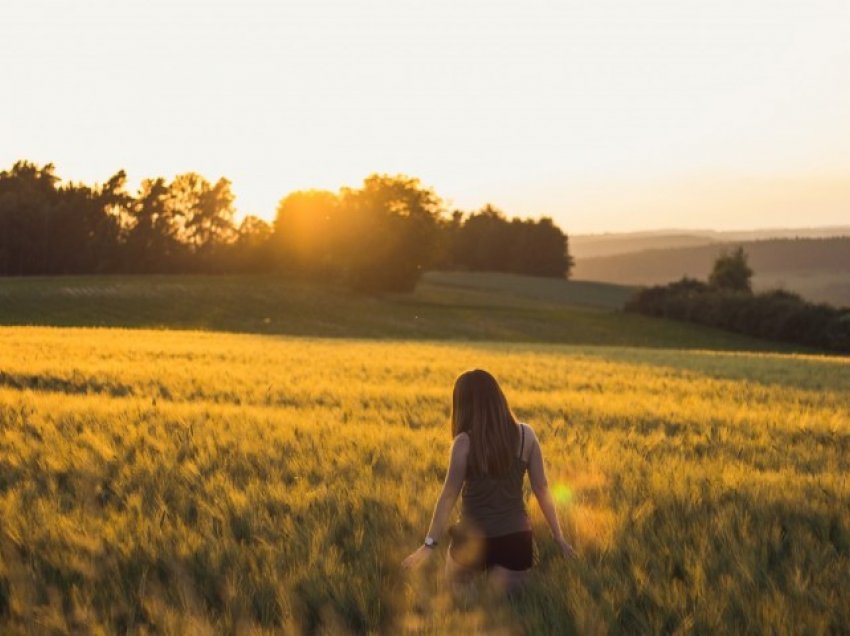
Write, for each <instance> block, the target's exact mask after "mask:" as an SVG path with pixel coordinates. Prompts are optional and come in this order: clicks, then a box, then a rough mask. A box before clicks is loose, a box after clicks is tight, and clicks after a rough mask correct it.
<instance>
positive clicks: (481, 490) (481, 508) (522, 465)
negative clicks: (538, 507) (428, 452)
mask: <svg viewBox="0 0 850 636" xmlns="http://www.w3.org/2000/svg"><path fill="white" fill-rule="evenodd" d="M519 428H520V449H519V457H515V458H514V464H513V466H511V470H510V472H508V474H507V475H505V476H503V477H492V476H489V475H483V476H472V475H469V473H468V472H467V476H466V478H465V479H464V482H463V488H462V489H461V493H460V494H461V506H460V509H461V514H460V519H461V525H462V526H464V527H465V528H467V529H468V531H470V532H475V533H477V534H483V535H484V536H487V537H499V536H502V535H505V534H512V533H514V532H522V531H524V530H531V523H530V521H529V519H528V512H527V511H526V509H525V499H524V498H523V493H522V482H523V477H524V475H525V471H526V470H527V468H528V462H526V461H523V459H522V450H523V447H524V446H525V427H524V426H523V425H522V424H520V425H519Z"/></svg>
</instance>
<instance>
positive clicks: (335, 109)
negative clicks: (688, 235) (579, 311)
mask: <svg viewBox="0 0 850 636" xmlns="http://www.w3.org/2000/svg"><path fill="white" fill-rule="evenodd" d="M0 60H3V82H2V94H1V95H0V169H8V168H9V167H11V165H12V164H13V163H14V162H15V161H16V160H19V159H28V160H30V161H35V162H37V163H40V164H43V163H48V162H52V163H53V164H55V166H56V170H57V173H58V174H59V175H60V176H62V177H64V178H67V179H72V180H75V181H86V182H89V183H91V182H103V181H105V180H106V179H108V178H109V176H111V175H112V174H114V173H115V172H116V171H117V170H119V169H124V170H126V171H127V173H128V176H129V180H130V184H131V187H132V188H135V187H137V184H138V182H139V181H140V180H141V179H142V178H144V177H153V176H164V177H169V178H170V177H173V176H174V175H176V174H179V173H182V172H188V171H196V172H200V173H201V174H203V175H205V176H206V177H207V178H208V179H210V180H211V181H212V180H215V179H217V178H218V177H220V176H225V177H227V178H229V179H230V180H231V181H232V183H233V190H234V192H235V194H236V197H237V199H236V205H237V207H238V209H239V211H240V215H244V214H249V213H250V214H256V215H258V216H261V217H264V218H267V219H270V218H272V217H273V215H274V210H275V207H276V205H277V202H278V201H279V200H280V198H281V197H282V196H283V195H285V194H286V193H288V192H291V191H293V190H298V189H306V188H327V189H331V190H336V189H338V188H339V187H340V186H343V185H349V186H357V185H358V184H359V183H361V182H362V180H363V178H364V177H365V176H367V175H368V174H371V173H373V172H381V173H390V174H395V173H404V174H408V175H412V176H416V177H419V178H420V179H421V180H422V183H423V184H424V185H426V186H429V187H432V188H434V189H435V190H436V192H437V193H438V194H439V195H440V196H442V197H443V199H444V200H445V202H446V205H447V206H448V207H449V208H461V209H464V210H472V209H477V208H479V207H481V206H483V205H484V204H485V203H492V204H493V205H495V206H496V207H498V208H500V209H502V210H503V211H505V212H506V213H507V214H508V215H511V216H514V215H516V216H531V217H538V216H541V215H546V216H551V217H553V218H554V219H555V220H556V222H558V224H559V225H560V226H561V227H562V228H564V229H565V230H566V231H567V232H568V233H588V232H617V231H631V230H650V229H658V228H671V227H675V228H710V229H748V228H762V227H814V226H824V225H838V224H845V225H847V224H850V117H848V116H847V113H850V81H848V78H850V2H848V1H847V0H704V1H703V0H701V1H694V0H640V1H638V0H592V1H591V0H558V1H556V2H548V1H541V0H516V1H513V0H512V1H510V2H509V1H506V0H486V1H479V0H448V1H446V0H428V1H422V0H415V1H411V0H369V1H366V0H307V1H303V2H302V1H299V2H289V1H286V0H278V1H261V0H239V1H224V0H204V1H203V2H200V1H197V0H168V1H162V0H146V1H144V2H138V1H128V0H85V1H83V0H78V1H76V2H72V1H70V0H52V1H45V0H3V2H2V5H0Z"/></svg>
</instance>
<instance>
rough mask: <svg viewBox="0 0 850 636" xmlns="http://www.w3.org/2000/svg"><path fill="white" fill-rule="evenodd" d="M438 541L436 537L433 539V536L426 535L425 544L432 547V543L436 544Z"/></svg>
mask: <svg viewBox="0 0 850 636" xmlns="http://www.w3.org/2000/svg"><path fill="white" fill-rule="evenodd" d="M436 543H437V542H436V541H434V539H432V538H431V537H425V545H427V546H429V547H430V546H432V545H435V544H436Z"/></svg>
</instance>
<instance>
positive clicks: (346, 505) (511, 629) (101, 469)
mask: <svg viewBox="0 0 850 636" xmlns="http://www.w3.org/2000/svg"><path fill="white" fill-rule="evenodd" d="M5 289H7V290H8V286H7V287H5ZM7 298H8V296H7ZM51 302H52V301H51ZM364 302H366V301H364ZM376 302H378V301H376ZM380 302H387V301H380ZM83 311H84V309H82V308H80V309H79V312H80V313H82V312H83ZM357 311H359V309H358V310H357ZM399 311H401V310H399ZM586 313H587V312H586ZM597 313H598V312H597ZM42 319H43V320H45V321H46V320H48V316H47V315H44V316H42ZM357 324H359V323H357ZM620 324H621V325H622V324H623V323H620ZM694 333H695V334H696V335H692V336H690V337H691V339H692V341H699V339H700V338H701V337H704V335H700V332H694ZM674 340H675V338H674ZM709 340H710V338H709ZM473 366H482V367H484V368H487V369H489V370H491V371H492V372H493V373H494V374H495V375H496V377H497V378H499V380H500V381H501V382H502V383H503V385H504V388H505V390H506V393H507V395H508V398H509V400H511V402H512V405H513V407H514V409H515V410H516V412H517V414H518V415H519V416H520V418H521V419H523V420H525V421H527V422H529V423H530V424H531V425H532V426H533V427H534V428H535V430H536V431H537V433H538V436H539V437H540V440H541V444H542V447H543V450H544V454H545V456H546V458H547V464H548V469H549V473H550V475H549V476H550V481H551V482H552V483H553V484H554V485H555V490H556V493H558V497H559V500H560V502H561V503H560V507H559V514H560V517H561V520H562V524H563V526H564V528H565V530H566V533H567V535H568V537H569V538H570V539H571V541H572V542H573V543H574V545H575V546H576V548H577V550H578V551H579V553H580V555H581V558H580V559H579V560H578V561H574V562H566V561H564V560H562V559H561V558H559V557H558V556H557V554H556V551H555V549H554V546H553V545H552V543H551V542H550V541H549V540H548V536H547V531H546V530H545V526H544V523H543V520H542V518H541V516H540V514H539V511H538V509H537V507H536V504H533V503H532V504H531V505H530V509H531V511H532V513H533V523H534V529H535V534H536V538H537V546H538V547H537V550H538V563H537V566H536V568H535V572H534V575H533V577H532V579H531V582H530V585H529V586H528V588H527V590H526V591H525V593H524V594H523V595H522V596H521V597H519V598H518V599H517V600H516V601H514V602H513V603H511V604H500V603H497V602H495V601H494V600H492V599H489V598H488V597H486V596H483V597H482V598H481V600H479V601H478V602H470V603H468V604H465V605H464V604H462V605H461V606H459V607H455V606H452V605H451V604H450V603H449V602H448V600H447V597H446V594H445V590H444V587H443V585H442V582H441V579H440V578H439V577H438V576H436V573H434V572H425V573H423V574H422V575H421V576H417V577H414V578H412V579H408V578H405V577H404V576H403V574H402V573H401V572H400V571H399V568H398V562H399V561H400V559H401V558H402V557H403V556H404V555H405V554H407V553H408V552H409V551H410V550H412V549H413V548H415V547H416V545H417V544H418V543H419V541H420V540H421V539H422V534H423V533H424V532H425V530H426V528H427V522H428V519H429V515H430V512H431V507H432V505H433V503H434V499H435V497H436V495H437V493H438V491H439V487H440V481H441V479H442V477H443V473H444V467H445V463H446V459H447V454H448V448H449V444H450V436H449V433H448V429H447V424H446V420H447V417H448V409H449V396H450V389H451V385H452V382H453V380H454V378H455V376H456V375H457V374H458V373H459V372H461V371H463V370H465V369H467V368H470V367H473ZM848 413H850V359H848V358H839V357H819V356H803V355H786V354H776V353H739V352H721V351H713V352H712V351H705V350H675V349H650V348H634V347H625V346H616V347H612V346H590V345H580V346H575V345H557V344H541V343H537V344H535V343H521V342H515V343H511V344H506V343H493V342H486V341H482V342H477V343H476V342H461V341H453V342H446V341H443V342H440V341H433V342H427V341H419V342H414V341H411V340H391V339H383V340H366V339H344V338H330V339H329V338H311V337H289V336H276V335H251V334H226V333H208V332H207V333H204V332H193V331H154V330H123V329H73V328H43V327H4V328H0V632H4V633H5V632H13V633H15V632H34V633H51V632H52V633H63V632H75V633H81V632H96V631H98V630H104V631H107V632H120V633H124V632H129V633H175V634H176V633H181V634H182V633H208V632H222V633H251V632H258V633H262V632H267V633H281V632H282V633H328V634H339V633H346V632H352V633H405V632H408V633H423V632H424V633H458V632H463V633H475V632H478V633H510V634H513V633H528V634H547V633H558V634H569V633H581V634H593V633H606V632H608V633H624V634H626V633H627V634H635V633H646V634H654V633H688V632H697V633H826V632H832V633H841V632H846V630H847V629H848V627H847V626H848V625H850V604H848V603H847V590H848V589H850V485H848V482H847V473H848V470H850V415H848Z"/></svg>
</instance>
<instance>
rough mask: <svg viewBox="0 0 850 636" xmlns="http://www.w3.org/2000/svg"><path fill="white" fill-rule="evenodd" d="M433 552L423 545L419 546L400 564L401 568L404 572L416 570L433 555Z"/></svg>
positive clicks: (432, 549)
mask: <svg viewBox="0 0 850 636" xmlns="http://www.w3.org/2000/svg"><path fill="white" fill-rule="evenodd" d="M434 552H436V550H435V549H434V548H428V547H426V546H424V545H423V546H420V547H419V549H418V550H417V551H416V552H414V553H413V554H411V555H410V556H408V557H407V558H406V559H405V560H404V561H402V562H401V567H403V568H404V569H406V570H413V569H416V568H418V567H419V566H420V565H422V564H423V563H425V562H426V561H427V560H428V559H430V558H431V555H432V554H434Z"/></svg>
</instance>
